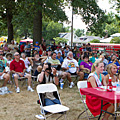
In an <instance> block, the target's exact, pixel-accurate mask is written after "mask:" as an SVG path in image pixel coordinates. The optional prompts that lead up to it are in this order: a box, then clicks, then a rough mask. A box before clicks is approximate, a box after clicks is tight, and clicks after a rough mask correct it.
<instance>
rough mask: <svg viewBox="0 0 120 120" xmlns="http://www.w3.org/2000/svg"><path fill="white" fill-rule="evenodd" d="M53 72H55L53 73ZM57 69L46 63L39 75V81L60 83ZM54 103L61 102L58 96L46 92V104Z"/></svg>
mask: <svg viewBox="0 0 120 120" xmlns="http://www.w3.org/2000/svg"><path fill="white" fill-rule="evenodd" d="M51 72H52V73H53V74H51ZM56 72H57V70H56V69H55V68H51V66H50V65H46V64H44V66H43V69H42V72H41V73H40V74H39V75H38V81H39V82H40V83H42V84H46V83H55V84H56V85H58V84H59V79H58V77H57V75H56ZM53 104H60V101H59V100H58V98H57V96H56V95H55V94H54V93H50V92H49V93H46V94H45V96H44V105H45V106H48V105H53Z"/></svg>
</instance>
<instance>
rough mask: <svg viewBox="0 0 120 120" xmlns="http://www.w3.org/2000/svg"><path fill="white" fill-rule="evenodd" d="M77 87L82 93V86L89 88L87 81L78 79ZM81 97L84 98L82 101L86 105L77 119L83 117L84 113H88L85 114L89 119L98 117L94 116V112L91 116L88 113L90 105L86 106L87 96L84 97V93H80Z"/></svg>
mask: <svg viewBox="0 0 120 120" xmlns="http://www.w3.org/2000/svg"><path fill="white" fill-rule="evenodd" d="M77 87H78V90H79V93H80V88H87V81H78V82H77ZM80 97H81V99H82V103H83V105H84V109H85V110H84V111H82V112H81V113H80V114H79V116H78V118H77V119H79V118H80V117H81V115H82V114H84V113H86V115H87V116H85V117H87V119H88V120H89V119H93V118H96V117H94V116H93V115H92V114H91V115H90V116H89V115H88V112H87V111H88V110H89V109H88V107H87V106H86V100H85V98H83V95H82V94H81V93H80ZM85 117H84V118H85ZM81 119H83V117H81Z"/></svg>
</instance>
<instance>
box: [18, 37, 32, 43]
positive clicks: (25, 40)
mask: <svg viewBox="0 0 120 120" xmlns="http://www.w3.org/2000/svg"><path fill="white" fill-rule="evenodd" d="M27 41H29V42H30V43H33V39H30V38H27V39H24V40H20V42H21V43H22V42H24V43H26V42H27Z"/></svg>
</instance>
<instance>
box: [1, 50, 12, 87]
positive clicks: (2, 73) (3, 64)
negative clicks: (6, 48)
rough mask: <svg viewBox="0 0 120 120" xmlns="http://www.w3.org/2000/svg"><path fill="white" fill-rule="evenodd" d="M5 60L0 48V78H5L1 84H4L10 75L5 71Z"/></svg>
mask: <svg viewBox="0 0 120 120" xmlns="http://www.w3.org/2000/svg"><path fill="white" fill-rule="evenodd" d="M5 61H6V60H5V59H4V58H3V50H0V80H1V79H5V80H4V83H3V86H6V84H7V82H8V80H9V79H10V75H9V74H8V73H6V70H5V67H6V62H5Z"/></svg>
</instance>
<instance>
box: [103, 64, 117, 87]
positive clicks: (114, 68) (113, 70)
mask: <svg viewBox="0 0 120 120" xmlns="http://www.w3.org/2000/svg"><path fill="white" fill-rule="evenodd" d="M107 72H108V74H107V75H106V76H105V82H106V84H108V82H109V77H111V79H112V84H113V85H115V84H116V83H117V82H118V80H117V76H116V72H117V66H116V65H115V64H114V63H111V64H109V65H108V66H107Z"/></svg>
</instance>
